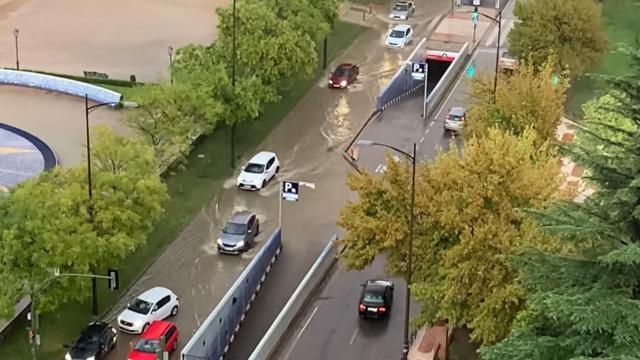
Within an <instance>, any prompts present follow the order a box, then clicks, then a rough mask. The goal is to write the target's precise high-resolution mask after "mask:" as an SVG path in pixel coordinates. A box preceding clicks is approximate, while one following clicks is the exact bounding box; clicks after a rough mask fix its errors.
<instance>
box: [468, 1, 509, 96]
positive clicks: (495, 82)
mask: <svg viewBox="0 0 640 360" xmlns="http://www.w3.org/2000/svg"><path fill="white" fill-rule="evenodd" d="M473 12H474V13H475V14H478V15H482V16H484V17H485V18H487V19H489V20H491V21H493V22H494V23H496V24H498V44H497V45H496V69H495V72H494V74H493V103H494V104H495V102H496V96H497V95H496V94H497V91H498V63H499V62H500V38H501V37H502V9H499V10H498V16H497V18H494V17H491V16H489V15H487V14H483V13H481V12H479V11H478V7H477V6H476V7H475V8H474V9H473ZM474 26H475V25H474Z"/></svg>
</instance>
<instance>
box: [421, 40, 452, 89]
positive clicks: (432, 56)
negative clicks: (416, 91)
mask: <svg viewBox="0 0 640 360" xmlns="http://www.w3.org/2000/svg"><path fill="white" fill-rule="evenodd" d="M457 56H458V53H457V52H447V51H439V50H427V54H426V59H425V61H426V62H427V66H428V71H429V73H428V74H427V76H428V78H427V92H428V93H429V94H431V92H432V91H433V89H435V87H436V85H438V82H440V79H442V77H443V76H444V74H445V73H446V72H447V70H448V69H449V66H451V63H452V62H453V61H454V60H455V59H456V57H457Z"/></svg>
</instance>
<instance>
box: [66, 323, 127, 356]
mask: <svg viewBox="0 0 640 360" xmlns="http://www.w3.org/2000/svg"><path fill="white" fill-rule="evenodd" d="M117 341H118V332H117V331H116V329H114V328H113V326H111V325H109V324H107V323H106V322H102V321H94V322H92V323H90V324H89V325H87V326H86V327H85V328H84V329H82V331H81V332H80V335H79V336H78V337H77V338H76V339H75V341H74V342H73V344H71V345H65V347H68V348H69V351H67V353H66V355H65V356H64V358H65V360H101V359H104V358H105V357H106V355H107V353H108V352H109V351H110V350H111V349H113V348H114V347H115V346H116V342H117Z"/></svg>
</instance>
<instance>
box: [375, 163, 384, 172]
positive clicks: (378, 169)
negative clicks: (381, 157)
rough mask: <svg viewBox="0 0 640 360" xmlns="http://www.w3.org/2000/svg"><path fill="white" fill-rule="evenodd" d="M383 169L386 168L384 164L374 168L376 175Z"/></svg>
mask: <svg viewBox="0 0 640 360" xmlns="http://www.w3.org/2000/svg"><path fill="white" fill-rule="evenodd" d="M385 168H386V166H385V164H379V165H378V166H377V167H376V170H375V172H376V173H379V172H383V171H384V169H385Z"/></svg>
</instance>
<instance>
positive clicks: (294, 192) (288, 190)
mask: <svg viewBox="0 0 640 360" xmlns="http://www.w3.org/2000/svg"><path fill="white" fill-rule="evenodd" d="M299 190H300V184H299V183H298V182H297V181H283V182H282V198H283V199H284V200H288V201H298V196H299Z"/></svg>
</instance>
